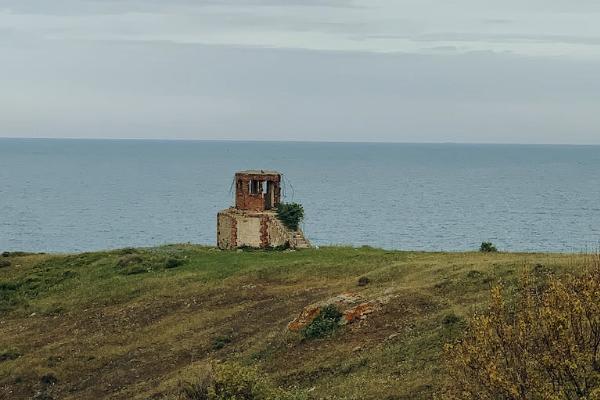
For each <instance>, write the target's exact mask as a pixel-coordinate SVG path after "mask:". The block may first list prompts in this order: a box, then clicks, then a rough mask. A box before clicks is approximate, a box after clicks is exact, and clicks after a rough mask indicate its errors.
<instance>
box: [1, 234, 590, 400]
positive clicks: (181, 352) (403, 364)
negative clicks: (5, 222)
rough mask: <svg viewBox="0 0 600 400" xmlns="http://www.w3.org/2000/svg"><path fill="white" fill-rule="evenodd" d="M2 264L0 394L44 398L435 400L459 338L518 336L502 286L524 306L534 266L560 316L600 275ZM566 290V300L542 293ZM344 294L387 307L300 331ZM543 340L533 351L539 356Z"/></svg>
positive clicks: (267, 254) (487, 267)
mask: <svg viewBox="0 0 600 400" xmlns="http://www.w3.org/2000/svg"><path fill="white" fill-rule="evenodd" d="M1 258H2V259H4V260H7V261H10V265H8V266H6V267H3V268H0V398H33V396H36V395H37V396H38V397H39V398H46V399H97V398H111V399H148V398H155V399H161V398H163V399H168V398H181V399H185V397H182V396H186V394H185V388H186V387H187V388H188V389H189V391H188V392H189V393H193V390H194V388H196V389H197V388H198V387H199V386H198V382H199V381H202V379H208V380H207V381H204V382H208V383H207V385H208V386H206V387H207V388H208V389H210V390H213V391H215V393H216V391H217V390H221V389H216V387H217V386H219V385H224V386H223V387H224V389H223V390H224V391H225V390H229V389H226V388H227V387H230V383H232V382H233V383H235V382H238V383H240V382H241V383H240V385H241V384H242V383H243V384H244V385H246V384H248V385H249V387H251V388H254V387H257V389H256V390H259V388H261V389H260V390H264V392H260V391H258V392H257V393H266V394H269V393H277V394H278V395H279V393H284V394H285V395H286V396H287V395H289V396H300V397H292V398H306V399H329V400H335V399H346V400H349V399H431V398H432V396H434V395H435V393H437V392H439V391H440V390H441V389H444V388H446V389H448V390H449V387H448V382H451V381H452V380H453V379H457V377H456V376H451V375H448V374H447V371H448V366H447V365H446V364H445V362H446V361H444V360H446V359H447V355H445V354H448V353H444V347H445V345H446V344H449V343H450V344H454V345H455V346H458V347H454V349H455V350H454V351H456V352H458V354H459V355H460V354H464V355H463V356H461V357H462V358H460V357H455V358H456V360H455V361H456V362H457V363H460V362H464V360H465V357H467V356H469V354H471V353H469V352H466V353H464V351H465V350H464V349H462V350H461V347H460V345H457V343H461V342H457V341H458V340H460V339H461V338H465V337H466V338H467V339H465V340H467V341H466V342H462V343H477V342H476V341H475V340H476V338H477V337H481V335H480V336H477V332H478V331H477V329H480V330H481V329H487V328H486V327H489V326H487V325H481V324H482V322H477V321H483V320H478V319H477V318H483V317H484V316H486V317H487V318H490V316H493V315H497V318H498V320H497V321H499V323H500V325H498V326H501V327H502V326H503V327H505V328H506V329H507V330H508V329H509V328H510V327H511V326H513V325H511V324H514V323H516V322H515V321H519V320H518V319H516V320H513V319H510V318H508V316H510V315H519V314H503V313H502V312H500V313H495V312H494V310H495V309H497V308H498V305H497V299H496V298H493V301H492V302H490V290H491V289H492V288H494V287H496V286H497V285H498V284H500V283H501V284H502V290H501V291H500V293H501V299H502V302H503V303H502V304H504V306H503V307H505V310H511V309H515V310H519V309H520V308H519V307H520V306H519V304H521V303H522V302H523V300H524V298H522V297H520V295H518V293H522V292H521V288H522V287H523V279H522V276H523V271H525V270H528V271H529V274H530V279H531V284H530V285H529V286H528V287H530V288H535V290H536V291H538V292H536V293H540V296H541V297H539V298H534V299H535V302H536V304H537V303H539V304H541V305H544V304H546V303H545V302H550V303H548V304H554V305H556V306H559V305H560V303H559V302H558V300H559V299H563V298H569V297H568V296H574V295H573V290H572V288H574V287H575V286H573V285H574V284H575V283H576V282H577V281H571V280H572V279H575V278H573V277H571V275H570V273H574V274H575V275H580V274H585V273H587V272H586V271H587V269H588V267H589V265H590V263H589V257H586V256H583V255H562V254H525V253H520V254H512V253H482V252H478V251H477V252H470V253H423V252H402V251H386V250H379V249H373V248H369V247H361V248H351V247H324V248H323V247H322V248H320V249H307V250H302V251H281V252H273V251H252V252H237V251H220V250H218V249H216V248H212V247H202V246H193V245H171V246H163V247H157V248H144V249H123V250H114V251H107V252H91V253H82V254H69V255H53V254H26V253H10V254H8V255H7V256H3V257H1ZM169 260H175V261H169ZM359 278H366V279H361V280H360V282H363V283H362V284H361V285H359ZM588 281H591V280H590V279H588ZM595 281H596V282H598V280H597V279H596V280H595ZM365 282H367V283H366V284H365ZM571 282H575V283H571ZM561 284H562V285H564V289H560V290H558V291H556V293H557V294H560V296H558V295H556V296H555V297H545V296H547V295H546V294H542V293H546V292H545V291H544V290H545V288H552V287H554V286H556V287H560V286H559V285H561ZM557 285H558V286H557ZM345 292H352V293H355V294H358V295H360V296H361V297H363V298H365V299H367V300H369V299H380V298H386V299H387V301H386V302H385V304H384V305H383V306H382V307H381V309H379V310H377V311H376V312H373V313H372V314H369V315H368V317H367V318H366V319H365V320H364V321H359V322H356V323H353V324H349V325H345V326H339V327H337V328H336V329H334V330H333V331H331V332H330V334H327V335H323V336H319V337H316V338H313V339H310V340H308V339H306V338H305V337H304V336H303V334H302V333H301V332H290V331H289V330H288V329H287V324H288V323H289V322H290V321H291V320H292V319H294V318H295V317H296V316H298V315H299V313H300V312H301V311H302V310H303V308H304V307H306V306H307V305H310V304H313V303H317V302H321V301H323V300H324V299H328V298H330V297H332V296H336V295H339V294H340V293H345ZM581 293H586V292H585V291H581ZM590 295H591V294H590ZM565 296H567V297H565ZM553 299H554V300H553ZM573 299H578V297H576V296H575V297H573ZM561 301H562V300H561ZM490 304H491V306H492V309H491V310H492V311H489V306H490ZM566 304H570V303H566ZM574 304H577V303H574ZM596 304H597V303H596ZM494 307H495V308H494ZM582 307H584V308H583V311H580V309H579V308H577V307H570V308H568V307H566V306H565V307H563V308H560V307H558V308H557V309H556V310H554V311H552V312H553V313H554V312H556V314H552V315H555V316H556V317H552V319H550V320H549V322H548V324H557V323H559V322H560V321H562V320H563V319H564V318H566V316H568V315H571V314H567V313H571V312H573V313H575V312H577V313H580V312H583V313H586V312H587V311H586V310H588V309H586V308H585V306H583V305H582ZM526 310H528V309H526ZM542 310H544V309H542ZM552 310H553V309H552ZM548 312H550V311H548ZM522 315H523V317H522V318H526V317H525V316H526V315H527V314H522ZM577 315H579V316H581V315H583V314H581V313H580V314H577ZM474 316H475V318H474ZM477 316H480V317H477ZM523 320H524V321H525V320H526V319H523ZM478 323H479V324H480V325H477V324H478ZM519 326H520V325H519ZM526 326H527V325H525V327H526ZM533 326H535V327H536V328H535V329H537V325H533ZM554 326H555V325H548V326H546V328H547V329H550V328H552V327H554ZM561 326H562V325H561ZM546 328H545V329H546ZM510 329H514V328H510ZM565 332H569V331H568V330H566V331H565ZM465 335H466V336H465ZM568 337H572V338H573V340H575V342H577V341H579V340H580V336H577V335H571V336H568ZM469 338H474V339H469ZM468 340H473V341H472V342H468ZM489 340H490V341H493V340H495V339H494V337H493V336H490V337H489ZM535 343H537V342H534V343H529V342H527V343H523V346H525V345H527V346H530V347H525V348H526V349H528V351H534V350H536V351H537V350H538V347H535V346H537V344H535ZM534 345H535V346H534ZM484 348H485V347H484ZM450 354H452V353H450ZM489 354H490V353H489V352H488V353H484V354H481V357H487V356H489ZM509 354H510V353H509ZM543 354H546V353H543ZM582 354H584V353H573V354H572V355H573V356H574V357H575V358H576V359H577V360H579V357H580V356H581V357H585V356H584V355H582ZM586 354H587V353H586ZM561 358H564V359H565V360H569V362H570V360H572V359H571V358H568V357H561ZM553 359H557V358H556V357H555V358H552V359H551V360H550V361H552V360H553ZM461 360H462V361H461ZM485 360H486V359H485V358H481V359H479V361H481V362H483V361H485ZM475 361H477V360H475ZM479 361H478V362H479ZM565 365H566V364H565ZM569 365H571V364H569ZM575 365H576V366H577V368H580V366H581V368H586V370H588V369H589V368H590V367H589V365H590V364H589V363H588V364H585V363H583V364H579V362H577V363H576V364H575ZM559 367H560V365H558V366H557V367H556V368H559ZM221 368H223V370H221ZM531 368H533V367H532V366H531ZM569 368H570V367H569ZM207 369H210V370H211V371H212V372H211V373H210V374H209V375H208V378H207V375H206V373H205V372H206V370H207ZM557 371H558V370H557ZM577 371H580V370H579V369H578V370H577ZM215 374H216V375H215ZM498 374H499V375H498V376H499V377H500V379H505V378H504V375H503V374H504V372H503V371H502V370H501V369H499V370H498ZM578 374H579V372H578ZM578 376H580V375H578ZM100 377H101V378H100ZM464 379H467V378H466V377H465V378H464ZM471 379H472V377H471ZM587 379H588V382H592V379H595V378H587ZM240 380H241V381H240ZM217 382H221V383H219V385H217ZM253 382H254V383H253ZM463 382H468V381H463ZM234 386H235V385H234ZM219 387H221V386H219ZM235 387H239V386H235ZM242 387H243V385H242ZM208 389H207V390H208ZM201 390H203V389H200V391H201ZM252 390H254V389H252ZM223 393H226V392H223ZM590 393H591V392H590ZM261 395H262V394H261ZM302 396H305V397H302ZM191 398H194V397H191ZM197 398H202V397H197ZM240 398H244V397H240ZM249 398H252V397H249ZM254 398H256V399H259V398H261V397H259V396H258V395H257V396H255V397H254ZM263 398H268V397H263ZM442 398H443V397H442ZM506 398H511V397H506ZM517 398H518V397H517ZM530 398H534V397H530ZM558 398H560V397H558ZM589 398H593V397H592V396H591V394H590V397H589Z"/></svg>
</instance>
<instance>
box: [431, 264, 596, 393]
mask: <svg viewBox="0 0 600 400" xmlns="http://www.w3.org/2000/svg"><path fill="white" fill-rule="evenodd" d="M445 366H446V368H447V373H448V375H449V379H448V383H447V385H446V387H445V388H444V389H443V390H442V391H441V393H440V395H439V397H440V398H442V399H456V400H458V399H461V400H471V399H473V400H474V399H482V400H486V399H490V400H491V399H494V400H497V399H498V400H500V399H501V400H512V399H515V400H517V399H519V400H538V399H539V400H552V399H554V400H559V399H561V400H562V399H568V400H570V399H588V400H594V399H600V265H599V262H598V258H597V257H594V259H593V260H592V262H590V267H589V268H588V270H587V271H586V272H585V273H584V274H582V275H579V276H575V275H567V276H564V277H562V278H558V277H550V278H549V279H548V282H547V284H545V285H544V286H543V287H542V288H538V287H536V286H535V285H533V284H532V283H531V279H530V277H529V276H528V275H525V276H524V278H523V287H522V288H521V289H520V290H519V292H518V294H517V297H516V298H512V299H511V298H509V297H508V296H506V293H505V290H503V288H502V286H497V287H495V288H494V289H492V296H491V306H490V309H489V311H488V312H487V313H486V314H484V315H476V316H475V317H474V318H473V319H472V321H471V322H470V324H469V327H468V329H467V333H466V334H465V336H464V338H463V339H461V340H460V341H459V342H457V343H455V344H452V345H448V346H447V347H446V349H445Z"/></svg>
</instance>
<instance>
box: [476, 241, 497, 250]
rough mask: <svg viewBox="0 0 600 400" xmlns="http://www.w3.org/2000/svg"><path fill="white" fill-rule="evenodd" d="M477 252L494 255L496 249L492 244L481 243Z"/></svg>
mask: <svg viewBox="0 0 600 400" xmlns="http://www.w3.org/2000/svg"><path fill="white" fill-rule="evenodd" d="M479 251H480V252H482V253H496V252H497V251H498V249H497V248H496V246H494V244H493V243H492V242H483V243H481V246H480V247H479Z"/></svg>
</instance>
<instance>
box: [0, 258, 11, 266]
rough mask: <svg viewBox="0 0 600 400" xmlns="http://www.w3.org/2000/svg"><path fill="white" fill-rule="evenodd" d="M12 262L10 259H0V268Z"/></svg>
mask: <svg viewBox="0 0 600 400" xmlns="http://www.w3.org/2000/svg"><path fill="white" fill-rule="evenodd" d="M11 265H12V263H11V262H10V261H8V260H0V268H6V267H10V266H11Z"/></svg>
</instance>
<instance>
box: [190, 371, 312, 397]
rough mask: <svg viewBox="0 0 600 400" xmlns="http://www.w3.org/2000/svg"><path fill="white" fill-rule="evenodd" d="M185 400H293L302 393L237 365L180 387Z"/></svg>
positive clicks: (209, 373) (213, 372)
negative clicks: (281, 386)
mask: <svg viewBox="0 0 600 400" xmlns="http://www.w3.org/2000/svg"><path fill="white" fill-rule="evenodd" d="M180 394H181V396H180V397H183V398H184V399H185V400H294V399H298V400H299V399H300V398H301V397H300V395H299V394H295V393H291V392H288V391H285V390H283V389H281V388H278V387H276V386H275V385H274V384H273V383H272V382H271V381H270V380H269V379H268V378H267V377H266V376H265V375H263V374H261V373H260V372H259V371H258V370H257V369H256V368H252V367H245V366H242V365H240V364H238V363H224V364H218V365H216V366H215V367H214V368H213V370H212V371H210V372H208V373H205V374H204V376H202V377H200V378H199V379H198V380H197V381H196V382H194V383H185V384H183V385H182V387H181V392H180Z"/></svg>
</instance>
